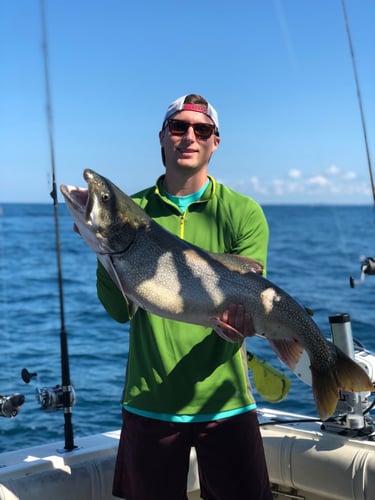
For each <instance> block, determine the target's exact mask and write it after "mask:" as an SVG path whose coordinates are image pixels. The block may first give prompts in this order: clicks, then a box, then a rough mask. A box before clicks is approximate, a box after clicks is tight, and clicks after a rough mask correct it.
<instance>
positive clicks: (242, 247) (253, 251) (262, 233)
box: [232, 200, 269, 276]
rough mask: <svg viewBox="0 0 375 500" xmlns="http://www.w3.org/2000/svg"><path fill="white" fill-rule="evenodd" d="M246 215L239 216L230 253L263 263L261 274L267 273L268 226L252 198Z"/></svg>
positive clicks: (261, 211)
mask: <svg viewBox="0 0 375 500" xmlns="http://www.w3.org/2000/svg"><path fill="white" fill-rule="evenodd" d="M244 213H247V217H243V215H242V217H241V222H240V225H239V230H238V232H237V237H236V241H235V243H234V247H233V248H232V253H235V254H237V255H244V256H247V257H251V258H252V259H255V260H256V261H258V262H260V263H261V264H262V265H263V276H266V273H267V252H268V241H269V228H268V223H267V219H266V217H265V215H264V212H263V210H262V208H261V207H260V205H258V204H257V203H256V202H254V201H253V200H252V206H251V210H247V211H245V212H244Z"/></svg>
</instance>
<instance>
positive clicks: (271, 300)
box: [260, 287, 281, 314]
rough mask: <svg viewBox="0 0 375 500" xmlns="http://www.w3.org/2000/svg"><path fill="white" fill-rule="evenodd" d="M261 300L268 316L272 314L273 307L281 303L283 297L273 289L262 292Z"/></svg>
mask: <svg viewBox="0 0 375 500" xmlns="http://www.w3.org/2000/svg"><path fill="white" fill-rule="evenodd" d="M260 299H261V301H262V304H263V308H264V311H265V313H266V314H270V313H271V312H272V309H273V306H274V304H275V303H276V302H280V300H281V297H280V295H278V294H277V292H276V290H275V289H274V288H272V287H269V288H266V289H265V290H263V292H261V294H260Z"/></svg>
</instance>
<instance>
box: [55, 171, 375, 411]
mask: <svg viewBox="0 0 375 500" xmlns="http://www.w3.org/2000/svg"><path fill="white" fill-rule="evenodd" d="M83 178H84V180H85V181H86V183H87V188H83V187H78V186H72V185H65V184H62V185H61V186H60V190H61V193H62V195H63V197H64V199H65V203H66V205H67V208H68V210H69V211H70V213H71V216H72V218H73V221H74V224H75V226H76V229H77V231H78V232H79V233H80V234H81V236H82V238H83V239H84V240H85V242H86V243H87V245H88V246H89V247H90V248H91V249H92V250H93V251H94V252H95V253H96V255H97V258H98V259H99V261H100V262H101V263H102V264H103V266H104V267H105V269H106V270H107V272H108V273H109V275H110V276H111V278H112V279H113V281H114V282H115V283H116V285H117V286H118V288H119V289H120V290H121V292H122V294H123V296H124V298H125V300H126V301H127V302H128V305H129V311H130V315H131V316H132V315H134V314H135V313H136V310H137V308H142V309H144V310H146V311H148V312H150V313H153V314H157V315H159V316H162V317H164V318H169V319H173V320H177V321H182V322H186V323H193V324H197V325H202V326H204V327H208V328H211V329H213V330H214V331H215V332H216V333H217V334H218V335H220V336H221V337H223V338H224V339H225V340H226V341H231V342H236V341H238V342H242V341H243V340H244V335H243V334H242V332H240V331H237V330H236V329H235V328H233V327H232V326H231V325H228V324H227V323H225V322H224V321H223V320H222V319H221V316H222V313H223V312H224V311H225V310H227V308H228V306H229V305H230V304H242V305H243V307H244V308H245V310H246V311H247V312H249V313H250V314H251V318H252V322H253V325H254V330H255V333H256V334H257V335H259V336H261V337H264V338H266V339H267V340H268V341H269V343H270V344H271V346H272V348H273V349H274V351H275V352H276V354H277V355H278V357H279V358H280V359H281V360H282V361H283V362H284V363H285V364H286V365H287V366H288V367H289V369H290V370H291V371H292V372H293V371H294V369H295V367H296V365H297V364H298V361H299V360H300V358H301V355H302V353H303V352H304V351H306V352H307V354H308V356H309V361H310V369H311V375H312V392H313V397H314V400H315V404H316V408H317V412H318V414H319V417H320V418H321V420H327V419H328V418H329V417H330V416H332V415H333V414H334V412H335V410H336V406H337V402H338V399H339V394H340V392H339V391H340V390H344V391H351V392H368V391H371V392H372V391H373V389H374V387H373V384H372V382H371V380H370V378H369V377H368V375H367V373H366V372H365V370H364V369H362V367H360V366H359V365H358V364H357V363H356V362H355V361H354V360H353V359H351V358H350V357H349V356H347V355H346V354H345V353H344V352H342V351H341V350H340V349H339V348H338V347H337V346H335V345H334V344H333V343H332V342H330V341H329V340H328V339H326V338H325V336H324V335H323V333H322V332H321V330H320V329H319V327H318V325H317V324H316V323H315V322H314V320H313V319H312V317H311V315H310V314H308V312H307V311H306V309H305V308H304V307H303V306H302V305H300V304H299V303H298V302H297V300H295V299H294V298H293V297H292V296H291V295H289V294H288V293H287V292H286V291H284V290H283V289H282V288H280V287H279V286H277V285H276V284H274V283H273V282H271V281H270V280H268V279H267V278H265V277H264V276H263V275H262V269H263V267H262V266H261V264H259V263H258V262H256V261H255V260H252V259H249V258H247V257H243V256H238V255H234V254H219V253H213V252H208V251H206V250H203V249H201V248H199V247H197V246H195V245H192V244H190V243H188V242H187V241H185V240H183V239H181V238H179V237H177V236H175V235H173V234H171V233H170V232H169V231H167V230H165V229H164V228H162V227H161V226H160V225H159V224H158V223H157V222H156V221H154V220H153V219H152V218H150V217H149V215H148V214H147V213H146V212H145V211H144V210H143V209H142V208H141V207H140V206H138V205H137V204H136V203H135V202H134V201H133V200H132V199H131V198H130V197H129V196H127V195H126V194H125V193H124V192H123V191H121V190H120V189H119V188H118V187H117V186H116V185H115V184H114V183H112V182H111V181H110V180H108V179H107V178H105V177H103V176H101V175H100V174H98V173H96V172H94V171H93V170H90V169H85V170H84V172H83ZM187 335H188V333H187Z"/></svg>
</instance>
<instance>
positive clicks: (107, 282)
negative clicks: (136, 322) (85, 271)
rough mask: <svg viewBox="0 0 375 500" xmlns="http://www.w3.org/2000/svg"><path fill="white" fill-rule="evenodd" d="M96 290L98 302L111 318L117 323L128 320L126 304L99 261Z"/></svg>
mask: <svg viewBox="0 0 375 500" xmlns="http://www.w3.org/2000/svg"><path fill="white" fill-rule="evenodd" d="M96 291H97V295H98V298H99V300H100V302H101V303H102V304H103V307H104V309H105V310H106V311H107V313H108V314H109V315H110V316H111V318H113V319H114V320H116V321H118V322H119V323H126V322H127V321H129V310H128V304H127V302H126V300H125V299H124V296H123V295H122V293H121V291H120V290H119V289H118V287H117V286H116V285H115V283H114V282H113V280H112V278H111V277H110V276H109V274H108V273H107V271H106V270H105V268H104V266H103V265H102V264H101V263H100V262H99V261H98V267H97V270H96Z"/></svg>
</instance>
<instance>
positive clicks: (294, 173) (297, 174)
mask: <svg viewBox="0 0 375 500" xmlns="http://www.w3.org/2000/svg"><path fill="white" fill-rule="evenodd" d="M288 177H290V178H291V179H300V178H301V177H302V172H301V170H298V169H297V168H291V169H290V170H289V172H288Z"/></svg>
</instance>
